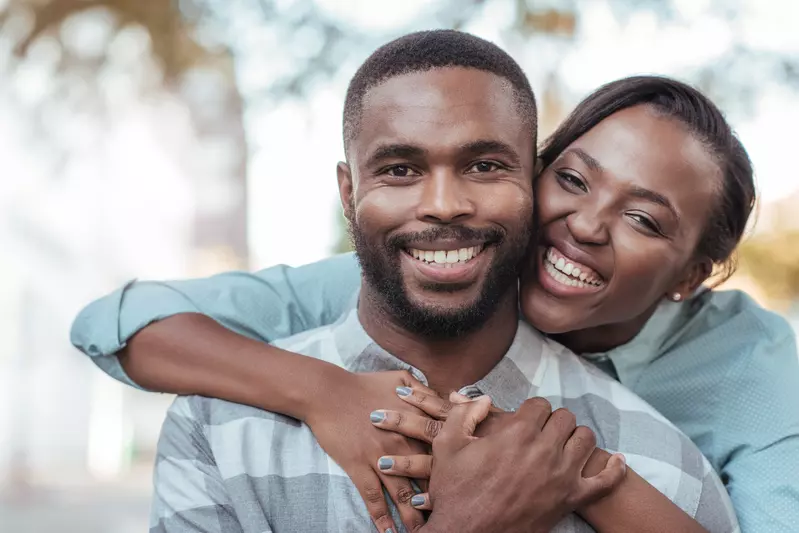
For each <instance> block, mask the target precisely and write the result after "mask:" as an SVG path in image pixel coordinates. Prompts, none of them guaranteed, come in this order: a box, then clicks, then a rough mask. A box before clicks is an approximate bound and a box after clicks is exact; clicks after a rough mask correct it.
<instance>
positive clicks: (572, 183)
mask: <svg viewBox="0 0 799 533" xmlns="http://www.w3.org/2000/svg"><path fill="white" fill-rule="evenodd" d="M555 175H557V177H558V180H559V181H560V182H561V184H563V185H564V186H565V187H569V188H572V189H574V188H577V189H580V190H581V191H583V192H588V186H586V184H585V182H584V181H583V180H581V179H580V178H578V177H577V176H575V175H574V174H570V173H568V172H557V171H556V172H555Z"/></svg>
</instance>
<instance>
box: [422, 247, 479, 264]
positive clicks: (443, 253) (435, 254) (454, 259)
mask: <svg viewBox="0 0 799 533" xmlns="http://www.w3.org/2000/svg"><path fill="white" fill-rule="evenodd" d="M482 249H483V247H482V246H470V247H468V248H459V249H457V250H435V251H434V250H418V249H415V248H409V249H408V254H410V255H411V256H412V257H413V258H414V259H418V260H420V261H424V262H426V263H436V264H438V265H442V266H443V267H444V268H448V267H450V266H451V265H453V264H455V263H458V262H460V263H465V262H467V261H469V260H470V259H472V258H473V257H475V256H477V255H478V254H479V253H480V252H481V251H482Z"/></svg>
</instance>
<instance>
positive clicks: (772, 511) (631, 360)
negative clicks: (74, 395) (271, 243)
mask: <svg viewBox="0 0 799 533" xmlns="http://www.w3.org/2000/svg"><path fill="white" fill-rule="evenodd" d="M359 284H360V271H359V268H358V264H357V261H356V260H355V258H354V257H353V256H352V255H351V254H345V255H341V256H337V257H333V258H331V259H326V260H324V261H320V262H318V263H313V264H310V265H306V266H303V267H299V268H289V267H285V266H277V267H273V268H269V269H266V270H262V271H260V272H257V273H255V274H249V273H243V272H234V273H226V274H220V275H218V276H213V277H211V278H207V279H199V280H188V281H173V282H131V283H129V284H127V285H125V286H124V287H122V288H121V289H119V290H117V291H115V292H114V293H112V294H110V295H108V296H105V297H104V298H101V299H99V300H97V301H95V302H92V303H91V304H90V305H89V306H87V307H86V308H85V309H84V310H83V311H81V313H80V314H79V315H78V317H77V318H76V319H75V322H74V324H73V326H72V334H71V339H72V343H73V344H74V345H75V346H76V347H77V348H78V349H80V350H81V351H82V352H83V353H85V354H86V355H88V356H89V357H91V358H92V360H93V361H94V362H95V363H97V364H98V365H99V366H100V368H102V369H103V370H104V371H105V372H107V373H108V374H110V375H112V376H114V377H115V378H117V379H119V380H121V381H123V382H125V383H128V384H130V385H134V386H135V384H134V383H132V382H131V380H130V379H129V378H128V377H127V376H126V375H125V373H124V371H123V370H122V367H121V366H120V364H119V361H118V360H117V358H116V355H115V354H116V353H117V352H118V351H119V350H120V349H122V348H123V347H124V346H125V343H126V341H127V340H128V339H129V338H130V337H131V336H132V335H133V334H134V333H136V332H137V331H139V330H140V329H141V328H143V327H144V326H146V325H147V324H149V323H151V322H153V321H156V320H160V319H163V318H166V317H169V316H172V315H175V314H178V313H187V312H194V313H203V314H206V315H208V316H211V317H212V318H214V319H216V320H217V321H219V322H220V323H222V324H223V325H225V326H226V327H228V328H230V329H233V330H235V331H237V332H239V333H242V334H244V335H247V336H249V337H251V338H254V339H258V340H262V341H264V342H269V341H272V340H276V339H280V338H284V337H288V336H291V335H293V334H296V333H299V332H302V331H305V330H308V329H312V328H315V327H318V326H322V325H325V324H330V323H331V322H333V321H334V320H335V319H336V318H338V316H339V315H340V314H341V313H342V312H343V311H344V310H345V309H346V308H347V306H348V304H349V302H350V299H351V297H352V294H353V293H354V291H355V290H356V289H357V287H358V286H359ZM584 356H585V357H587V358H589V359H593V360H595V361H596V362H597V363H598V365H599V366H600V367H602V368H605V369H606V370H608V371H609V372H611V373H615V374H616V377H617V378H618V379H619V381H621V383H623V384H624V385H626V386H627V387H629V388H630V389H632V390H633V391H634V392H636V393H637V394H638V395H639V396H641V397H642V398H644V399H645V400H646V401H648V402H649V403H650V404H651V405H652V406H654V407H655V408H656V409H657V410H659V411H660V412H661V413H662V414H663V415H664V416H666V417H667V418H669V419H670V420H671V421H672V422H673V423H674V424H675V425H677V426H678V427H679V428H680V429H681V430H682V431H683V432H685V433H686V434H687V435H688V436H689V437H690V438H691V439H692V440H693V441H694V442H695V443H696V444H697V445H698V446H699V448H700V449H701V450H702V452H703V453H704V454H705V455H706V456H707V458H708V459H709V460H710V462H711V464H712V465H713V466H714V468H716V470H717V471H718V473H719V474H720V476H721V477H722V480H723V481H724V482H725V484H726V486H727V489H728V490H729V493H730V496H731V498H732V501H733V504H734V505H735V509H736V512H737V513H738V518H739V521H740V525H741V530H742V531H743V532H744V533H750V532H751V533H771V532H773V533H785V532H788V531H799V358H798V357H797V350H796V339H795V335H794V333H793V330H792V329H791V327H790V326H789V325H788V323H787V322H786V321H785V320H784V319H783V318H781V317H780V316H779V315H777V314H774V313H771V312H769V311H767V310H765V309H763V308H762V307H760V306H758V305H757V304H756V303H755V302H754V301H752V300H751V299H750V298H749V297H748V296H747V295H746V294H744V293H742V292H739V291H706V292H703V293H700V294H697V295H696V296H694V297H693V298H691V299H690V300H688V301H686V302H682V303H673V302H664V303H663V304H662V305H661V306H660V308H659V309H658V310H657V312H656V313H655V315H654V316H653V317H652V319H650V321H649V322H648V323H647V325H646V326H645V327H644V329H643V330H642V331H641V332H640V333H639V335H638V336H637V337H636V338H635V339H633V340H632V341H631V342H629V343H627V344H625V345H623V346H620V347H618V348H616V349H614V350H611V351H609V352H607V353H604V354H585V355H584Z"/></svg>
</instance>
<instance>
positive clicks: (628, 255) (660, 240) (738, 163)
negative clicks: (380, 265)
mask: <svg viewBox="0 0 799 533" xmlns="http://www.w3.org/2000/svg"><path fill="white" fill-rule="evenodd" d="M540 157H541V163H542V164H541V167H542V172H541V173H540V176H539V178H538V181H537V186H536V190H537V199H538V214H537V218H538V220H539V225H540V229H541V240H540V242H539V243H537V244H538V246H537V247H534V250H533V253H532V255H531V262H530V265H529V266H528V268H527V269H526V271H525V273H524V275H523V277H522V285H521V300H520V302H521V308H522V311H523V313H524V316H525V318H526V319H527V320H528V321H529V322H530V323H531V324H533V325H534V326H536V327H537V328H539V329H540V330H541V331H543V332H545V333H547V334H550V335H552V336H553V338H555V339H556V340H558V341H559V342H561V343H563V344H564V345H565V346H567V347H568V348H570V349H571V350H573V351H575V352H576V353H579V354H584V356H585V357H587V358H589V359H591V360H593V361H595V362H596V364H597V365H598V366H599V367H600V368H602V369H603V370H605V371H606V372H608V373H610V374H611V375H613V376H614V377H617V378H618V379H619V380H620V381H621V382H622V383H623V384H624V385H626V386H627V387H629V388H631V389H632V390H633V391H634V392H636V393H637V394H638V395H640V396H642V397H643V398H644V399H646V400H647V401H649V402H650V403H651V404H652V405H653V406H654V407H655V408H657V409H658V410H659V411H661V412H662V413H663V414H664V415H665V416H666V417H667V418H669V419H670V420H671V421H672V422H673V423H675V425H677V426H678V427H679V428H680V429H681V430H682V431H684V432H685V433H686V434H687V435H688V436H689V437H690V438H691V439H692V440H694V442H695V443H696V444H697V445H698V446H699V448H700V449H701V450H702V451H703V453H704V454H705V455H706V456H707V457H708V459H709V460H710V461H711V464H713V466H714V467H715V468H716V470H717V471H718V472H719V473H720V475H721V476H722V478H723V479H724V480H725V482H726V483H727V487H728V490H729V491H730V494H731V497H732V499H733V502H734V505H735V507H736V511H737V512H738V515H739V519H740V522H741V528H742V530H743V531H758V532H760V531H786V530H789V529H790V527H791V525H790V524H795V523H799V515H797V513H799V486H798V485H797V480H799V471H797V468H799V412H797V409H796V407H795V406H797V405H799V396H797V394H798V392H799V369H797V365H798V364H797V357H796V348H795V344H794V340H793V334H792V332H791V330H790V328H789V327H788V326H787V324H786V323H785V322H784V321H783V320H781V319H780V318H779V317H777V316H776V315H773V314H771V313H768V312H767V311H765V310H763V309H761V308H759V307H758V306H757V305H756V304H754V303H753V302H752V301H751V300H749V299H748V298H747V297H746V296H744V295H742V294H740V293H716V292H713V291H708V290H703V289H699V287H700V286H701V284H702V283H703V282H704V281H705V280H706V279H707V278H708V277H709V276H710V274H711V272H712V270H713V268H714V267H716V268H718V269H720V270H721V272H722V273H724V274H728V273H729V272H730V271H731V263H730V258H731V256H732V253H733V251H734V248H735V246H736V245H737V243H738V242H739V240H740V239H741V236H742V234H743V231H744V228H745V227H746V223H747V220H748V218H749V215H750V213H751V210H752V206H753V205H754V200H755V191H754V185H753V179H752V169H751V165H750V162H749V160H748V157H747V155H746V152H745V151H744V149H743V147H742V146H741V145H740V143H739V142H738V141H737V139H735V137H734V136H733V134H732V132H731V131H730V128H729V126H728V125H727V124H726V122H725V121H724V119H723V117H722V116H721V114H720V112H719V111H718V109H716V107H715V106H713V104H712V103H710V102H709V101H708V100H707V99H706V98H704V97H703V96H702V95H701V94H699V93H698V92H697V91H695V90H693V89H691V88H690V87H687V86H685V85H683V84H680V83H678V82H674V81H671V80H667V79H663V78H655V77H638V78H629V79H625V80H620V81H617V82H614V83H611V84H609V85H607V86H605V87H603V88H601V89H599V90H598V91H597V92H595V93H594V94H592V95H591V96H589V97H588V98H587V99H586V100H584V101H583V102H582V103H581V104H580V105H578V107H577V108H576V110H575V111H574V112H573V113H572V115H571V116H570V117H569V118H568V119H567V120H566V121H565V122H564V124H563V125H562V126H561V127H560V128H559V129H558V130H557V131H556V132H555V133H554V134H553V135H552V137H551V138H550V139H549V140H548V141H547V143H546V145H545V146H544V149H543V150H542V152H541V154H540ZM206 283H207V282H202V281H199V282H198V281H193V282H192V281H190V282H177V283H169V284H136V285H133V286H131V287H127V288H125V289H123V290H121V291H119V292H118V293H115V294H114V295H112V296H110V297H107V298H106V299H104V300H101V301H100V302H98V303H96V304H93V307H90V308H88V309H87V310H86V311H84V313H82V315H81V316H80V317H79V318H78V320H77V321H76V324H75V326H74V328H73V342H74V343H75V344H76V345H77V346H79V347H80V348H82V349H83V350H84V351H85V352H86V353H88V354H89V355H92V356H96V357H95V360H96V361H97V362H98V364H100V365H101V366H102V367H103V368H105V369H106V370H107V371H109V372H110V373H112V374H114V373H115V374H116V375H117V376H119V377H124V372H123V371H122V367H120V366H119V362H118V361H117V360H116V358H115V357H114V355H113V354H115V353H117V352H118V351H120V350H121V349H122V348H124V346H125V344H124V343H125V342H126V341H127V340H128V338H130V336H131V335H132V334H133V333H135V332H136V331H138V330H140V329H141V328H142V327H144V326H145V325H147V324H149V323H151V322H153V321H154V320H158V319H162V318H165V317H168V316H171V315H174V314H177V313H192V312H195V313H196V312H202V310H203V308H204V306H206V305H207V304H209V303H211V302H213V303H214V306H215V307H216V308H220V303H222V304H224V301H225V300H228V299H230V300H235V302H231V303H235V305H236V306H238V307H239V308H242V307H249V308H251V309H252V313H251V314H252V317H253V320H252V322H248V323H246V324H242V323H234V322H231V321H230V320H229V318H228V317H226V316H225V314H224V313H219V312H217V313H215V314H214V315H213V318H215V319H216V320H218V321H220V322H222V323H223V324H225V325H226V326H228V327H229V328H230V329H233V330H234V331H238V332H240V333H244V334H247V335H249V336H251V337H255V338H257V339H260V340H269V339H275V338H278V337H281V336H286V335H290V334H294V333H297V332H300V331H303V330H306V329H310V328H313V327H316V326H319V325H322V324H326V323H330V322H331V321H333V320H335V318H337V316H338V315H339V314H340V312H341V311H342V310H343V309H344V308H345V306H346V305H347V304H348V302H349V300H350V298H351V296H352V294H353V292H354V291H355V290H356V288H357V286H358V283H359V274H358V271H357V265H356V263H355V261H354V259H353V258H352V257H351V256H343V257H337V258H333V259H329V260H327V261H323V262H320V263H317V264H314V265H309V266H306V267H301V268H299V269H294V270H289V269H285V268H282V267H276V268H274V269H269V270H267V271H264V272H262V273H260V274H259V275H258V278H257V282H255V281H253V278H252V277H248V276H247V275H244V274H227V275H223V276H221V277H218V278H217V279H216V280H214V281H213V287H214V288H213V289H210V288H206ZM123 297H124V299H123ZM267 303H268V305H269V307H267ZM154 304H156V305H157V306H158V307H159V308H158V309H156V307H155V305H154ZM320 304H323V305H320ZM95 314H96V315H97V316H98V317H100V316H102V317H106V318H104V319H103V320H108V317H117V316H118V319H119V323H118V328H113V331H115V332H116V333H117V334H116V335H115V336H114V338H111V339H102V338H101V337H100V335H101V334H102V333H103V330H105V329H107V328H104V327H103V326H104V325H103V324H99V323H98V324H97V326H98V329H97V333H96V334H95V333H93V332H92V331H91V330H90V328H91V326H92V325H93V324H90V323H89V321H90V320H92V316H93V315H95ZM117 314H118V315H117ZM98 320H99V319H98ZM230 352H235V353H234V354H231V353H230ZM231 355H235V356H231ZM120 360H121V363H122V366H123V367H124V370H125V371H127V373H128V374H129V375H130V377H131V378H133V379H134V380H135V381H136V382H137V383H139V384H140V385H142V386H144V387H147V388H150V389H153V390H161V391H168V392H177V393H195V394H197V393H198V394H203V395H207V396H216V397H220V398H225V399H228V400H232V401H236V402H240V403H248V404H252V405H256V406H259V407H262V408H265V409H268V410H271V411H277V412H281V413H284V414H287V415H290V416H294V417H295V418H299V419H301V420H304V421H305V422H306V423H308V424H309V425H310V427H311V428H312V429H313V431H314V433H315V435H316V436H317V438H318V439H319V441H320V443H321V444H322V446H323V447H324V448H325V450H326V451H327V452H328V453H329V454H330V455H331V456H332V457H333V458H334V459H336V461H337V462H338V463H339V464H340V465H341V466H342V467H343V468H344V469H345V470H346V471H347V473H348V474H350V476H351V477H352V478H353V480H354V481H356V485H357V484H358V483H359V480H360V482H361V483H366V482H369V483H375V482H377V483H379V482H378V481H376V479H377V476H378V475H380V480H381V481H382V482H383V483H384V484H385V483H390V482H388V481H386V478H385V477H384V476H382V475H381V474H382V473H381V472H380V471H379V467H378V465H377V461H376V458H377V457H379V456H381V455H386V454H388V451H389V450H390V447H391V444H390V443H395V442H396V441H395V440H392V439H391V437H395V436H392V435H389V434H385V435H386V440H385V444H383V443H382V442H379V441H378V440H377V439H372V440H370V441H369V442H368V443H364V442H362V441H357V442H356V441H355V439H353V438H347V436H348V435H359V434H363V433H362V426H363V425H365V424H366V423H368V421H367V420H366V417H367V416H368V412H369V411H370V410H372V409H375V408H391V409H397V410H400V409H402V407H397V406H398V405H405V404H403V403H402V402H400V401H399V400H398V398H397V397H396V396H394V394H393V389H394V387H396V386H400V387H411V388H413V387H415V386H417V384H415V383H414V382H413V381H412V380H411V378H410V377H409V376H407V375H404V374H402V373H389V374H374V375H370V374H359V375H348V374H347V373H346V372H344V371H342V370H341V369H340V368H337V367H333V368H331V367H330V366H329V365H325V364H324V363H320V362H319V361H316V360H309V359H306V358H302V357H298V356H296V355H293V354H289V353H286V352H282V351H280V350H277V349H275V348H272V347H268V346H264V345H263V344H262V343H258V342H253V341H250V340H248V339H244V338H242V337H240V336H238V335H236V334H234V333H231V332H229V331H225V330H224V329H223V328H221V327H219V326H218V325H216V324H214V322H213V321H211V320H209V319H207V318H204V317H201V316H198V315H185V314H184V315H180V316H175V317H174V318H171V319H169V320H164V321H162V322H158V323H156V324H153V325H152V326H151V327H148V328H145V329H144V330H143V331H142V334H141V335H137V336H136V337H135V338H133V339H132V340H131V342H130V344H129V345H128V347H127V348H125V350H124V351H123V352H122V355H121V357H120ZM399 392H401V393H407V392H408V391H407V390H406V389H405V388H402V389H400V391H399ZM411 397H414V396H413V395H412V396H411ZM343 413H356V414H354V415H352V416H351V418H350V419H343ZM357 413H360V414H357ZM381 446H383V448H382V449H381ZM394 455H398V454H396V453H395V454H394ZM359 486H360V485H359ZM378 486H379V485H378ZM386 486H387V487H388V486H389V485H388V484H387V485H386ZM370 511H372V509H370ZM373 516H374V514H373ZM588 520H589V522H590V521H591V520H590V517H589V518H588ZM591 523H592V524H594V522H591ZM594 525H595V527H597V529H599V530H602V528H601V527H599V526H598V525H597V524H594Z"/></svg>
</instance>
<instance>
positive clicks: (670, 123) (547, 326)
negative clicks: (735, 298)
mask: <svg viewBox="0 0 799 533" xmlns="http://www.w3.org/2000/svg"><path fill="white" fill-rule="evenodd" d="M539 157H540V159H541V169H542V170H541V173H540V174H539V176H538V177H537V183H536V185H537V202H538V211H537V218H538V222H539V227H540V232H541V235H540V236H541V242H540V246H539V247H538V250H537V253H536V254H535V256H534V261H533V263H534V264H537V268H530V269H528V270H527V272H526V273H525V274H524V276H523V285H522V308H523V310H524V313H525V316H526V317H527V319H528V320H529V321H530V322H531V323H532V324H533V325H535V326H536V327H538V328H539V329H541V330H542V331H544V332H547V333H566V332H573V331H576V330H591V334H592V337H596V336H597V335H599V336H602V334H603V333H604V337H606V338H607V342H608V343H609V344H610V345H614V344H618V343H620V342H626V340H629V338H630V337H632V336H633V335H635V333H637V332H638V331H639V330H640V328H641V327H642V326H643V324H644V323H645V322H646V320H647V319H648V318H649V316H650V315H651V313H652V311H653V310H654V308H655V307H656V306H657V304H658V302H659V301H660V300H661V299H662V298H663V297H671V298H674V299H679V298H685V297H688V296H690V294H691V292H693V290H694V289H696V287H698V286H699V285H700V284H701V283H702V282H703V281H704V280H705V279H707V278H708V276H710V274H711V272H712V271H713V269H714V267H715V268H717V269H718V270H719V271H720V272H722V275H727V276H728V275H729V274H731V273H732V270H733V268H734V263H733V260H732V256H733V252H734V250H735V247H736V245H737V244H738V242H739V241H740V239H741V237H742V235H743V232H744V229H745V227H746V224H747V220H748V218H749V215H750V213H751V211H752V208H753V206H754V201H755V187H754V180H753V176H752V166H751V162H750V161H749V158H748V156H747V154H746V151H745V150H744V148H743V146H742V145H741V143H740V142H739V141H738V139H737V138H736V137H735V135H734V133H733V132H732V130H731V128H730V126H729V125H728V124H727V122H726V120H725V119H724V117H723V115H722V114H721V112H720V111H719V110H718V108H717V107H716V106H715V105H714V104H713V103H712V102H711V101H710V100H708V99H707V98H706V97H705V96H704V95H702V94H701V93H700V92H698V91H697V90H695V89H693V88H691V87H689V86H687V85H685V84H683V83H680V82H677V81H674V80H670V79H666V78H661V77H652V76H641V77H632V78H626V79H622V80H619V81H615V82H613V83H610V84H608V85H605V86H603V87H601V88H600V89H599V90H597V91H596V92H595V93H593V94H592V95H590V96H589V97H588V98H586V99H585V100H584V101H583V102H581V103H580V104H579V105H578V106H577V108H576V109H575V110H574V111H573V112H572V114H571V115H570V116H569V117H568V118H567V119H566V120H565V121H564V122H563V124H562V125H561V126H560V127H559V128H558V129H557V131H555V133H554V134H553V135H552V136H551V137H550V138H549V139H548V140H547V141H546V143H545V144H544V146H543V148H542V151H541V153H540V155H539ZM569 263H571V264H572V266H571V268H570V267H569ZM576 269H579V271H580V272H579V274H577V273H576V272H575V270H576ZM575 274H576V275H575ZM676 295H678V296H676ZM593 328H603V330H596V331H593ZM577 344H586V343H585V342H581V341H578V342H577ZM588 344H591V343H588ZM601 344H602V343H600V345H601ZM592 347H593V346H592Z"/></svg>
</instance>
